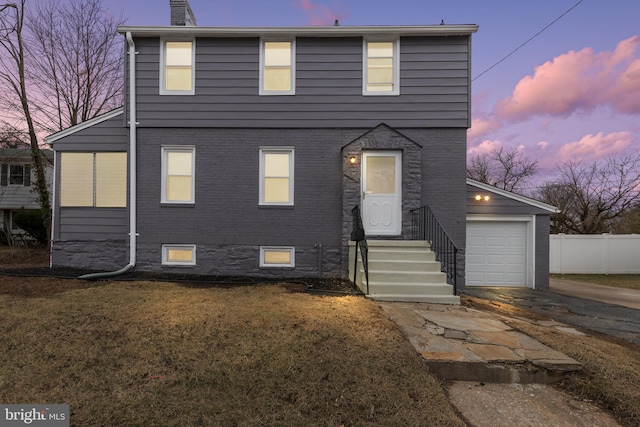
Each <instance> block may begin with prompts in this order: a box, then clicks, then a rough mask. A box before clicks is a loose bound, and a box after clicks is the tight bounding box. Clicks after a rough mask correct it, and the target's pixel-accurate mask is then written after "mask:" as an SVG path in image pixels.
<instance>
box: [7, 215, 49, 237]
mask: <svg viewBox="0 0 640 427" xmlns="http://www.w3.org/2000/svg"><path fill="white" fill-rule="evenodd" d="M14 221H15V222H16V225H17V226H18V227H20V228H21V229H23V230H24V231H25V233H27V234H28V235H29V236H30V237H32V238H33V239H35V240H36V241H37V242H38V243H39V244H41V245H46V244H47V229H46V227H45V226H44V221H43V219H42V213H41V212H40V211H39V210H36V209H20V210H19V211H18V212H14Z"/></svg>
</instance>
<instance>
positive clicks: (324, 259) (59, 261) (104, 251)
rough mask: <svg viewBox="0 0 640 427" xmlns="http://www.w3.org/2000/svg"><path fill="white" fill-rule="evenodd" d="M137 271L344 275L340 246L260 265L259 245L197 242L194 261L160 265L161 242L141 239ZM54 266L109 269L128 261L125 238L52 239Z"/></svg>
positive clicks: (299, 251) (301, 250) (301, 249)
mask: <svg viewBox="0 0 640 427" xmlns="http://www.w3.org/2000/svg"><path fill="white" fill-rule="evenodd" d="M136 258H137V260H136V271H144V272H156V273H174V274H206V275H220V276H249V277H264V278H274V279H277V278H295V277H313V278H319V277H322V278H336V277H345V278H346V274H347V273H346V272H342V270H341V252H340V248H335V247H334V248H331V247H326V246H322V247H320V246H318V245H312V246H296V247H295V267H291V268H275V267H260V248H259V247H257V246H249V245H219V246H213V245H197V247H196V265H194V266H173V265H172V266H167V265H162V245H159V244H155V243H154V244H152V243H142V244H139V245H138V251H137V257H136ZM52 260H53V265H54V267H73V268H83V269H89V270H96V271H112V270H117V269H120V268H122V267H124V266H125V265H126V264H127V263H128V262H129V258H128V242H125V241H101V242H78V241H75V242H74V241H59V242H54V244H53V248H52Z"/></svg>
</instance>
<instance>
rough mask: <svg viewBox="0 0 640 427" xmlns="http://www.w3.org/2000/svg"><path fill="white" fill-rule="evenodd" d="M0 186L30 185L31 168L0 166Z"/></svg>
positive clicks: (9, 165)
mask: <svg viewBox="0 0 640 427" xmlns="http://www.w3.org/2000/svg"><path fill="white" fill-rule="evenodd" d="M0 185H1V186H3V187H4V186H7V185H23V186H25V187H28V186H30V185H31V166H29V165H12V164H6V163H5V164H3V165H0Z"/></svg>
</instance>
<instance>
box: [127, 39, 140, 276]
mask: <svg viewBox="0 0 640 427" xmlns="http://www.w3.org/2000/svg"><path fill="white" fill-rule="evenodd" d="M127 43H128V45H129V265H131V267H132V268H133V267H135V265H136V252H137V250H136V249H137V242H138V210H137V207H138V205H137V177H138V171H137V169H136V153H137V148H136V147H137V139H136V138H137V134H138V122H137V119H138V118H137V116H136V113H137V111H136V55H137V54H138V53H137V52H136V45H135V43H134V42H133V37H131V31H127Z"/></svg>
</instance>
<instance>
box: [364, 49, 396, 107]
mask: <svg viewBox="0 0 640 427" xmlns="http://www.w3.org/2000/svg"><path fill="white" fill-rule="evenodd" d="M399 52H400V42H399V40H398V39H396V40H394V41H371V40H365V41H364V53H363V57H364V66H363V71H364V78H363V87H362V94H363V95H399V94H400V54H399Z"/></svg>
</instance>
